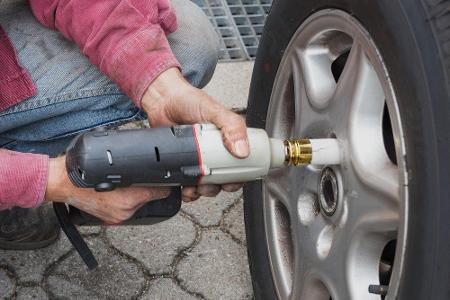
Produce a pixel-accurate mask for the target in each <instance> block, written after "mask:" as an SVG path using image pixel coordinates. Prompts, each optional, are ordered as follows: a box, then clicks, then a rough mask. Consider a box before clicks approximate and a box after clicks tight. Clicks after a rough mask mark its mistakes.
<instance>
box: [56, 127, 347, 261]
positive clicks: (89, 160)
mask: <svg viewBox="0 0 450 300" xmlns="http://www.w3.org/2000/svg"><path fill="white" fill-rule="evenodd" d="M247 134H248V142H249V148H250V154H249V156H248V157H247V158H243V159H239V158H236V157H234V156H233V155H232V154H230V152H229V151H228V150H227V149H226V148H225V146H224V145H223V142H222V135H221V132H220V130H219V129H218V128H217V127H215V126H214V125H211V124H197V125H183V126H175V127H171V128H146V129H138V130H104V129H100V130H94V131H91V132H87V133H84V134H81V135H79V136H77V137H76V138H75V139H74V140H73V141H72V142H71V143H70V145H69V146H68V148H67V150H66V167H67V173H68V176H69V178H70V180H71V181H72V183H73V184H74V185H75V186H77V187H81V188H95V190H96V191H98V192H105V191H112V190H114V189H115V188H118V187H128V186H172V187H173V188H172V193H171V195H170V196H169V197H168V198H166V199H161V200H157V201H151V202H148V203H147V204H146V205H144V206H143V207H142V208H140V209H139V210H138V211H137V212H136V213H135V214H134V215H133V217H131V218H130V220H128V221H126V222H124V223H123V224H121V225H148V224H154V223H157V222H160V221H163V220H166V219H168V218H170V217H172V216H174V215H175V214H176V213H177V212H178V211H179V209H180V206H181V188H180V187H182V186H195V185H200V184H226V183H239V182H248V181H254V180H259V179H263V178H264V177H265V176H266V175H267V174H268V172H269V170H271V169H277V168H284V167H290V166H292V167H296V166H304V165H309V164H313V165H336V164H339V163H340V160H341V153H340V147H339V142H338V141H337V140H336V139H299V140H295V139H293V140H283V139H276V138H269V137H268V135H267V133H266V132H265V131H264V130H263V129H256V128H248V130H247ZM54 207H55V211H56V214H57V217H58V219H59V221H60V223H61V227H62V229H63V231H64V232H65V233H66V234H67V236H68V238H69V240H70V241H71V242H72V244H73V245H74V247H75V249H76V250H77V251H78V252H79V253H80V255H81V257H82V258H83V260H84V261H85V263H86V264H87V265H88V267H89V268H94V267H95V266H97V262H96V260H95V258H94V257H93V255H92V253H91V252H90V250H89V248H88V247H87V245H86V244H85V243H84V241H83V239H82V237H81V236H80V234H79V233H78V231H77V229H76V227H75V226H74V224H77V225H99V224H102V222H101V221H100V220H98V219H96V218H95V217H93V216H90V215H88V214H86V213H84V212H82V211H80V210H78V209H76V208H74V207H71V206H69V207H66V206H65V205H64V204H54Z"/></svg>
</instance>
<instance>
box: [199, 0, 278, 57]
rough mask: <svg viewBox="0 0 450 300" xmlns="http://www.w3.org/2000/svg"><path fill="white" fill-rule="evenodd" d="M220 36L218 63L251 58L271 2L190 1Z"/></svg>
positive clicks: (249, 0) (267, 0) (258, 0)
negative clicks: (198, 8) (203, 13)
mask: <svg viewBox="0 0 450 300" xmlns="http://www.w3.org/2000/svg"><path fill="white" fill-rule="evenodd" d="M192 1H193V2H194V3H195V4H197V5H198V6H199V7H200V8H201V9H202V10H203V11H204V12H205V14H206V15H207V16H208V18H209V20H210V21H211V23H212V24H213V26H214V28H215V29H216V31H217V34H218V35H219V37H220V43H221V51H220V56H219V58H220V60H222V61H227V60H248V59H254V58H255V56H256V50H257V49H258V43H259V38H260V37H261V33H262V30H263V26H264V22H265V20H266V16H267V14H268V13H269V10H270V5H271V3H272V0H192Z"/></svg>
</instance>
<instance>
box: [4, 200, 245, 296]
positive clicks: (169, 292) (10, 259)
mask: <svg viewBox="0 0 450 300" xmlns="http://www.w3.org/2000/svg"><path fill="white" fill-rule="evenodd" d="M243 224H244V222H243V213H242V192H241V191H239V192H236V193H229V194H228V193H221V194H219V195H218V196H217V197H215V198H202V199H200V200H199V201H198V202H194V203H188V204H183V207H182V210H181V212H180V213H179V214H178V215H177V216H175V217H174V218H172V219H170V220H168V221H166V222H163V223H159V224H156V225H152V226H141V227H140V226H130V227H114V226H108V227H85V228H84V227H83V228H82V230H81V232H82V234H83V235H84V236H85V238H86V241H87V243H88V245H89V246H90V248H91V249H92V251H93V253H94V254H95V256H96V258H97V259H98V261H99V267H98V269H96V270H94V271H88V270H87V269H86V267H85V266H84V265H83V263H82V261H81V259H80V258H79V257H78V254H77V253H76V252H75V251H74V250H73V249H72V247H71V246H70V244H69V242H68V240H67V238H66V237H65V236H64V235H62V236H61V237H60V239H59V240H58V241H57V243H55V244H54V245H52V246H49V247H47V248H44V249H41V250H36V251H0V299H187V300H190V299H250V298H252V287H251V280H250V275H249V271H248V262H247V255H246V248H245V230H244V225H243Z"/></svg>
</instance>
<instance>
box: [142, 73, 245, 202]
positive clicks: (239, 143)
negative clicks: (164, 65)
mask: <svg viewBox="0 0 450 300" xmlns="http://www.w3.org/2000/svg"><path fill="white" fill-rule="evenodd" d="M141 106H142V108H143V109H144V110H145V112H146V113H147V115H148V117H149V122H150V125H151V126H154V127H159V126H172V125H176V124H194V123H212V124H214V125H216V126H217V127H218V128H220V130H221V132H222V138H223V143H224V145H225V147H226V148H227V149H228V151H230V153H231V154H233V155H234V156H236V157H238V158H245V157H247V156H248V155H249V147H248V139H247V129H246V125H245V121H244V119H243V118H242V117H240V116H239V115H237V114H235V113H233V112H232V111H230V110H228V109H227V108H226V107H224V106H223V105H222V104H220V103H218V102H217V101H215V100H214V99H213V98H211V97H210V96H209V95H208V94H206V93H205V92H204V91H202V90H200V89H197V88H195V87H193V86H192V85H190V84H189V83H188V82H187V81H186V80H185V79H184V77H183V75H182V74H181V73H180V71H179V70H178V69H177V68H171V69H168V70H167V71H165V72H163V73H162V74H161V75H159V76H158V77H157V78H156V79H155V80H154V81H153V82H152V84H151V85H150V86H149V88H148V89H147V91H146V92H145V94H144V96H143V98H142V101H141ZM240 187H241V185H240V184H229V185H223V186H222V187H220V186H214V185H203V186H199V187H186V188H184V189H183V200H184V201H193V200H196V199H197V198H199V197H200V196H208V197H212V196H215V195H217V194H218V193H219V192H220V190H221V188H223V189H224V190H225V191H229V192H231V191H236V190H238V189H239V188H240Z"/></svg>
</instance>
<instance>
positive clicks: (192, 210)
mask: <svg viewBox="0 0 450 300" xmlns="http://www.w3.org/2000/svg"><path fill="white" fill-rule="evenodd" d="M251 69H252V63H251V62H246V63H245V62H244V63H224V64H220V65H219V66H218V68H217V72H216V74H215V75H214V78H213V80H212V82H211V83H210V84H209V85H208V86H207V87H206V90H207V91H208V93H209V94H211V95H213V96H214V97H215V98H217V99H218V100H221V101H222V102H223V103H224V104H225V105H226V106H227V107H229V108H234V109H237V110H242V109H243V108H244V107H245V105H246V98H247V92H248V85H249V81H250V74H251ZM133 126H134V127H140V126H142V124H137V125H136V124H135V125H132V126H130V127H133ZM242 202H243V201H242V193H241V192H236V193H231V194H227V193H221V194H219V195H218V196H217V197H216V198H201V199H199V200H198V201H196V202H193V203H188V204H184V205H183V207H182V211H181V212H180V213H179V214H178V215H177V216H176V217H174V218H172V219H171V220H169V221H167V222H165V223H160V224H157V225H154V226H146V227H138V226H136V227H112V226H109V227H87V228H86V227H83V228H81V232H82V234H83V235H84V236H85V238H86V240H87V242H88V244H89V245H90V247H91V249H92V250H93V252H94V254H95V255H96V257H97V259H98V260H99V263H100V267H99V268H98V269H97V270H95V271H91V272H89V271H87V269H86V267H85V266H84V265H83V263H82V262H81V260H80V258H79V257H78V255H77V254H76V253H75V252H74V250H73V249H72V247H71V245H70V243H69V242H68V240H67V239H66V238H65V236H61V237H60V239H59V240H58V242H57V243H55V244H54V245H51V246H49V247H47V248H44V249H40V250H36V251H2V250H0V299H62V298H64V299H188V300H189V299H227V300H228V299H251V298H252V297H253V295H252V287H251V280H250V275H249V271H248V262H247V255H246V246H245V245H246V244H245V230H244V221H243V212H242Z"/></svg>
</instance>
